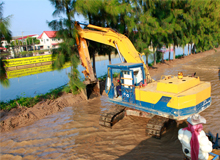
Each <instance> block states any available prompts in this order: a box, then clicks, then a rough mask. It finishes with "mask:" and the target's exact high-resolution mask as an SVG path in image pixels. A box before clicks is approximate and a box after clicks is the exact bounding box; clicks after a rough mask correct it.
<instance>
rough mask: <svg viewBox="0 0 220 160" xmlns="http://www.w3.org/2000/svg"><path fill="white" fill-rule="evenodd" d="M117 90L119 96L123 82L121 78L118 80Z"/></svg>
mask: <svg viewBox="0 0 220 160" xmlns="http://www.w3.org/2000/svg"><path fill="white" fill-rule="evenodd" d="M116 90H117V97H119V96H121V82H120V80H118V81H117V86H116Z"/></svg>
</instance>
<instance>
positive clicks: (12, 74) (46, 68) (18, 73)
mask: <svg viewBox="0 0 220 160" xmlns="http://www.w3.org/2000/svg"><path fill="white" fill-rule="evenodd" d="M70 66H71V63H70V62H68V63H65V65H64V66H63V68H67V67H70ZM52 70H53V69H52V65H51V64H50V65H43V66H37V67H32V68H25V69H19V70H12V71H7V78H8V79H10V78H17V77H23V76H28V75H33V74H39V73H43V72H50V71H52Z"/></svg>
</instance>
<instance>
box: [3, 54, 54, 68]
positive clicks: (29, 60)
mask: <svg viewBox="0 0 220 160" xmlns="http://www.w3.org/2000/svg"><path fill="white" fill-rule="evenodd" d="M53 60H54V59H53V58H52V55H51V54H49V55H43V56H33V57H23V58H14V59H7V60H4V61H5V62H7V63H5V67H15V66H23V65H28V64H35V63H42V62H51V61H53Z"/></svg>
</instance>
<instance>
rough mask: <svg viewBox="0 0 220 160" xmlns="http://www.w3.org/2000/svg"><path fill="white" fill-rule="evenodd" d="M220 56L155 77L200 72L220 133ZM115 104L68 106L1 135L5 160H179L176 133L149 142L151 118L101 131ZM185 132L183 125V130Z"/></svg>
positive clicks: (210, 126) (211, 120) (208, 114)
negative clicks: (105, 115)
mask: <svg viewBox="0 0 220 160" xmlns="http://www.w3.org/2000/svg"><path fill="white" fill-rule="evenodd" d="M219 67H220V53H218V54H213V55H210V56H207V57H205V58H203V59H199V60H194V61H192V62H190V63H186V64H184V65H179V66H177V67H174V68H171V69H166V70H165V71H164V73H160V74H157V75H155V76H154V77H153V78H154V79H159V78H160V77H161V75H164V74H172V75H177V73H178V71H182V72H183V74H184V75H192V74H193V73H194V72H196V76H199V77H200V79H201V80H204V81H210V82H211V84H212V105H211V106H210V107H209V108H208V109H207V110H205V111H204V112H202V113H201V115H202V116H204V117H205V118H206V120H207V124H206V125H204V130H205V131H206V132H207V131H211V132H212V133H214V134H215V133H217V132H218V133H220V127H219V122H218V119H219V117H220V112H219V108H220V103H219V102H220V101H219V99H220V80H219V76H218V69H219ZM111 107H112V104H111V103H109V102H107V101H106V97H104V96H103V97H101V98H96V99H93V100H91V101H89V102H84V103H82V104H78V105H74V106H72V107H66V108H64V110H63V111H62V112H59V113H56V114H53V115H50V116H47V117H46V118H44V119H41V120H39V121H36V122H35V123H34V124H32V125H29V126H27V127H22V128H19V129H16V130H12V131H9V132H5V133H3V134H1V135H0V143H1V145H0V156H1V158H0V159H16V160H17V159H59V160H60V159H92V160H93V159H100V160H102V159H117V160H133V159H147V160H155V159H160V160H177V159H182V157H183V155H182V149H181V145H180V142H179V140H178V139H177V133H178V129H179V128H175V127H174V128H171V129H170V130H169V131H168V132H167V133H166V134H165V135H164V137H162V139H161V140H157V139H154V138H150V137H147V136H146V135H145V127H146V123H147V119H144V118H139V117H132V116H128V117H125V118H124V119H123V120H121V121H120V122H118V123H117V124H116V125H114V127H113V128H112V129H108V128H104V127H101V126H99V116H100V114H101V112H102V111H104V110H106V109H110V108H111ZM180 127H183V126H180Z"/></svg>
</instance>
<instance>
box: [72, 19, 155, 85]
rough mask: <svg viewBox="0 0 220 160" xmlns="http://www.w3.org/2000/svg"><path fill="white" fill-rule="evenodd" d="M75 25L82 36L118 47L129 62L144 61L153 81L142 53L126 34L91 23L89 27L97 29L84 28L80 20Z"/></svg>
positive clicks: (147, 75) (147, 77)
mask: <svg viewBox="0 0 220 160" xmlns="http://www.w3.org/2000/svg"><path fill="white" fill-rule="evenodd" d="M75 27H76V29H77V31H78V34H79V37H80V38H83V39H88V40H92V41H95V42H99V43H102V44H106V45H109V46H112V47H114V48H116V49H117V50H118V52H119V54H122V56H123V57H124V59H125V60H126V61H127V63H142V64H143V66H144V70H145V76H146V80H147V82H151V81H152V78H151V77H150V74H149V71H148V69H147V67H146V65H145V63H144V61H143V59H142V58H141V57H142V56H141V54H140V53H139V52H138V51H137V50H136V49H135V47H134V45H133V44H132V43H131V41H130V40H129V39H128V38H127V37H126V36H125V35H123V34H120V33H118V32H116V31H114V30H113V29H111V28H103V27H98V26H94V25H91V24H89V25H87V27H88V28H91V29H95V30H89V29H82V28H81V27H80V23H79V22H76V23H75Z"/></svg>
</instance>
